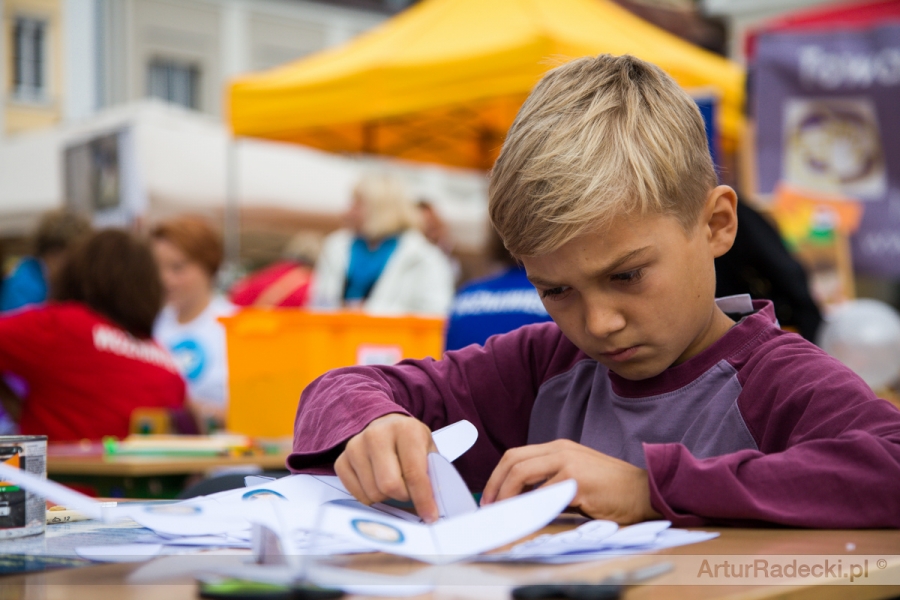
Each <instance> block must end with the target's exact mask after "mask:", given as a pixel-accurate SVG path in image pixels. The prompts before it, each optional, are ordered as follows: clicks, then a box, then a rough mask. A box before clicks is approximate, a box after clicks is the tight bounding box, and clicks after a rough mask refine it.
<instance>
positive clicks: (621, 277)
mask: <svg viewBox="0 0 900 600" xmlns="http://www.w3.org/2000/svg"><path fill="white" fill-rule="evenodd" d="M643 277H644V270H643V269H634V270H632V271H625V272H624V273H616V274H615V275H613V276H612V277H611V279H612V280H613V281H618V282H621V283H637V282H638V281H640V280H641V279H642V278H643Z"/></svg>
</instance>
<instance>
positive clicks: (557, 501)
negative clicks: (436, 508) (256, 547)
mask: <svg viewBox="0 0 900 600" xmlns="http://www.w3.org/2000/svg"><path fill="white" fill-rule="evenodd" d="M576 490H577V485H576V483H575V481H574V480H571V479H570V480H567V481H563V482H560V483H557V484H554V485H551V486H547V487H544V488H540V489H537V490H535V491H533V492H528V493H526V494H522V495H521V496H516V497H514V498H510V499H508V500H504V501H502V502H497V503H496V504H492V505H490V506H487V507H485V508H481V509H478V510H477V511H475V512H472V513H468V514H464V515H461V516H458V517H451V518H447V519H442V520H440V521H438V523H436V524H434V525H426V524H424V523H410V522H408V521H403V520H401V519H397V518H394V517H391V516H388V515H384V516H383V517H379V516H377V515H374V514H373V513H371V512H369V511H362V510H358V509H354V508H348V507H345V506H334V505H328V506H326V507H325V508H324V509H323V511H322V520H321V522H320V527H321V529H322V531H325V532H328V533H330V534H332V535H338V536H341V537H345V538H348V539H352V540H356V541H359V542H361V543H363V544H366V545H368V546H369V547H371V548H374V549H375V550H381V551H382V552H387V553H389V554H397V555H400V556H408V557H411V558H416V559H418V560H422V561H424V562H429V563H433V564H442V563H448V562H455V561H458V560H464V559H466V558H469V557H471V556H474V555H476V554H480V553H481V552H486V551H488V550H493V549H494V548H497V547H499V546H503V545H504V544H508V543H510V542H514V541H515V540H517V539H520V538H522V537H524V536H526V535H528V534H530V533H533V532H535V531H537V530H538V529H540V528H541V527H543V526H544V525H546V524H547V523H549V522H550V521H552V520H553V519H554V518H556V516H557V515H559V513H561V512H562V511H563V509H565V508H566V507H567V506H568V505H569V503H570V502H571V501H572V499H573V498H574V497H575V492H576Z"/></svg>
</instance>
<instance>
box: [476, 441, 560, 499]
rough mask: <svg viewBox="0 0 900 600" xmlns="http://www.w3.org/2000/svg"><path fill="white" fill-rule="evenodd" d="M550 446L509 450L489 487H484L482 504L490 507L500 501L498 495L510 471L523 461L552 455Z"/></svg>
mask: <svg viewBox="0 0 900 600" xmlns="http://www.w3.org/2000/svg"><path fill="white" fill-rule="evenodd" d="M548 446H549V444H535V445H532V446H522V447H520V448H514V449H512V450H507V451H506V453H504V454H503V458H501V459H500V462H499V463H498V464H497V466H496V468H495V469H494V472H493V473H491V476H490V478H489V479H488V482H487V485H485V486H484V491H483V492H482V495H481V504H482V505H488V504H491V503H492V502H496V501H497V500H498V499H499V496H498V494H499V492H500V487H501V486H502V485H503V483H504V482H505V481H506V480H507V478H508V477H509V471H510V469H512V468H513V467H514V466H515V465H517V464H519V463H520V462H522V461H525V460H530V459H533V458H537V457H539V456H544V455H547V454H550V453H552V448H550V447H548Z"/></svg>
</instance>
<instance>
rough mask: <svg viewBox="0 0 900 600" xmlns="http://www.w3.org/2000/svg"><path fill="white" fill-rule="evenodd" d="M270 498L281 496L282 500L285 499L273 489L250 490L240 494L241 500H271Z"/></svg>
mask: <svg viewBox="0 0 900 600" xmlns="http://www.w3.org/2000/svg"><path fill="white" fill-rule="evenodd" d="M272 498H281V499H282V500H287V498H285V497H284V496H282V495H281V494H279V493H278V492H276V491H275V490H265V489H259V490H250V491H249V492H247V493H246V494H244V495H243V496H241V499H242V500H271V499H272Z"/></svg>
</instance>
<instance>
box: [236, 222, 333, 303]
mask: <svg viewBox="0 0 900 600" xmlns="http://www.w3.org/2000/svg"><path fill="white" fill-rule="evenodd" d="M321 248H322V236H321V235H319V234H317V233H314V232H312V231H301V232H300V233H298V234H296V235H294V237H292V238H291V240H290V241H289V242H288V244H287V246H286V247H285V248H284V251H283V252H282V253H281V260H279V261H276V262H275V263H273V264H271V265H269V266H267V267H265V268H263V269H260V270H259V271H256V272H254V273H251V274H249V275H247V276H246V277H244V278H243V279H241V280H239V281H237V282H236V283H235V284H234V285H233V286H232V287H231V291H230V292H229V294H228V295H229V297H230V299H231V302H232V303H234V304H237V305H238V306H255V307H259V308H272V307H292V308H302V307H304V306H306V305H307V303H308V301H309V288H310V285H311V283H312V275H313V266H314V265H315V264H316V259H317V258H318V256H319V251H320V250H321Z"/></svg>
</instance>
